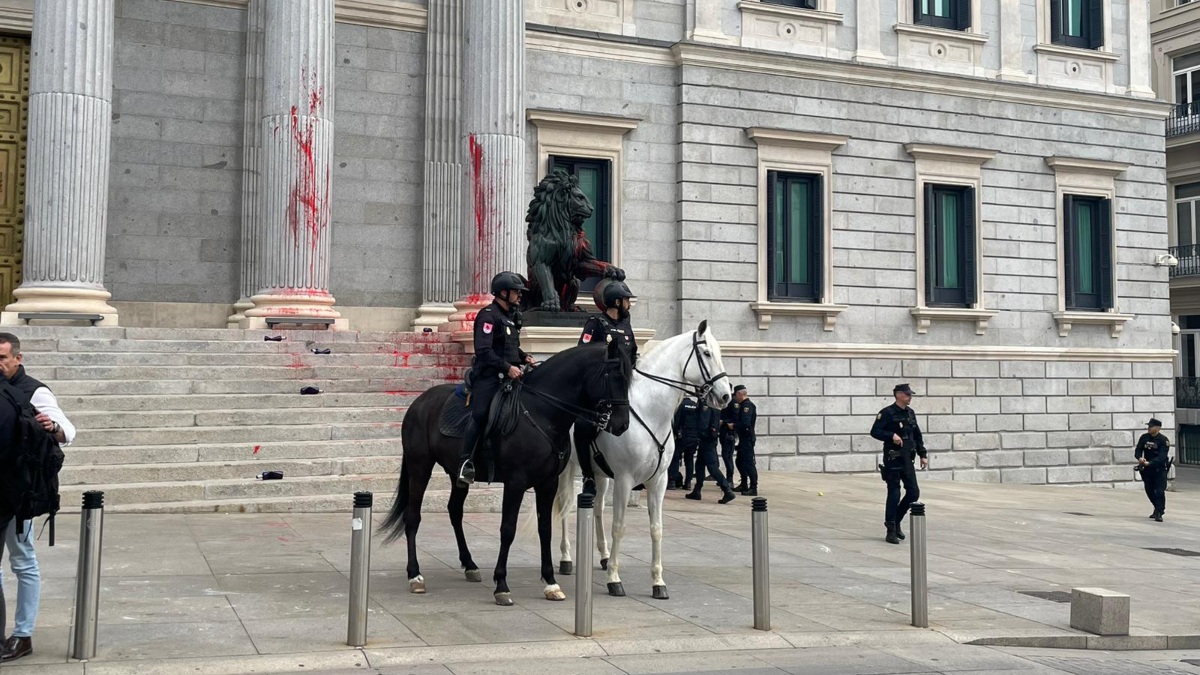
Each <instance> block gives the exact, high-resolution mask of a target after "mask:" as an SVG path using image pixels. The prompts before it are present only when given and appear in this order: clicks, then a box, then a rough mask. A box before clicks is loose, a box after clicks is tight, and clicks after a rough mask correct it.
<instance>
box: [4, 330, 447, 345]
mask: <svg viewBox="0 0 1200 675" xmlns="http://www.w3.org/2000/svg"><path fill="white" fill-rule="evenodd" d="M277 335H282V336H284V337H285V338H287V339H286V342H309V341H311V342H392V343H435V344H436V343H442V344H448V343H450V342H452V339H451V336H449V335H447V334H445V333H437V332H431V333H424V332H407V331H361V332H360V331H327V330H240V329H236V328H134V327H128V328H120V327H116V328H112V327H90V326H21V327H20V337H21V342H22V345H23V344H24V343H25V342H26V341H34V340H43V341H48V340H135V341H144V340H162V341H181V340H182V341H202V342H263V341H264V340H263V338H264V337H266V336H277Z"/></svg>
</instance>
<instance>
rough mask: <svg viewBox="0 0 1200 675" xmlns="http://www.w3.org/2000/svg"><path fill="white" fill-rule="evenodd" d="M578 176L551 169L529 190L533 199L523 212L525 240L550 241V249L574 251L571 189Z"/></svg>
mask: <svg viewBox="0 0 1200 675" xmlns="http://www.w3.org/2000/svg"><path fill="white" fill-rule="evenodd" d="M578 185H579V179H578V178H576V177H575V176H572V175H569V174H568V173H567V172H566V171H563V170H562V169H554V170H553V171H551V172H550V173H549V174H548V175H547V176H546V177H545V178H543V179H542V181H541V182H540V183H538V184H537V187H535V188H534V189H533V200H532V201H530V202H529V210H528V212H527V213H526V215H525V222H526V223H528V226H527V227H526V228H525V239H526V240H528V241H531V242H532V241H546V240H549V241H552V242H554V246H553V247H552V250H555V251H565V252H566V253H567V254H574V252H575V226H574V225H573V224H572V223H571V212H570V204H569V201H570V197H571V190H572V189H574V188H575V187H577V186H578Z"/></svg>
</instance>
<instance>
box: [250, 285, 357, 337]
mask: <svg viewBox="0 0 1200 675" xmlns="http://www.w3.org/2000/svg"><path fill="white" fill-rule="evenodd" d="M250 302H252V303H254V306H253V307H251V308H249V309H247V310H246V311H245V315H246V318H245V319H242V320H240V321H239V322H238V327H239V328H244V329H261V328H266V327H267V321H266V320H267V319H268V318H272V317H288V318H296V319H326V320H328V321H330V322H331V323H330V324H329V328H330V330H349V327H350V324H349V321H347V320H346V319H343V318H342V315H341V314H339V313H338V312H337V310H335V309H334V308H333V303H334V299H333V296H332V295H330V294H329V292H328V291H317V290H310V289H295V290H293V291H292V292H286V291H285V292H283V293H274V294H261V295H255V296H253V297H251V298H250Z"/></svg>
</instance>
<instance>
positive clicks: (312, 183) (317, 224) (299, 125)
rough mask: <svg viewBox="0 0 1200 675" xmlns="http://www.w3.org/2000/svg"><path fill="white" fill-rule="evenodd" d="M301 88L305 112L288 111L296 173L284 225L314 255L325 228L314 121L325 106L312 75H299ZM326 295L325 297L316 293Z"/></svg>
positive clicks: (325, 185) (324, 184) (325, 197)
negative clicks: (305, 238)
mask: <svg viewBox="0 0 1200 675" xmlns="http://www.w3.org/2000/svg"><path fill="white" fill-rule="evenodd" d="M300 77H301V86H303V87H305V88H306V89H307V93H306V94H305V95H304V101H305V103H306V106H305V107H306V108H307V109H306V110H302V109H301V107H300V106H292V108H291V114H290V117H291V139H290V140H291V142H292V143H294V144H295V146H296V151H297V152H296V164H297V166H296V169H295V171H296V172H295V175H294V178H293V181H292V187H291V193H290V194H289V196H288V208H287V224H288V229H289V231H290V232H291V235H292V243H293V246H295V247H296V248H299V247H300V239H301V235H302V233H303V232H307V234H308V244H309V246H310V247H311V248H312V249H313V250H314V251H315V250H316V249H317V246H318V245H319V244H320V242H321V237H322V236H324V234H325V232H326V230H327V229H328V227H329V215H330V214H329V207H330V203H329V185H330V181H329V167H327V166H326V167H324V176H323V178H324V181H321V180H318V177H320V176H321V174H320V173H319V171H320V168H319V167H318V166H317V161H318V157H317V156H316V152H317V148H316V147H315V146H316V143H315V136H316V126H317V123H318V122H319V119H317V117H318V115H319V114H320V113H321V111H322V108H323V106H324V105H325V100H324V99H325V89H324V88H323V87H320V86H317V82H316V74H315V73H314V74H313V75H312V76H311V77H309V74H308V69H307V68H305V69H304V70H302V71H301V76H300ZM315 264H316V256H315V255H314V256H311V257H310V258H309V273H310V277H311V276H312V272H313V271H314V270H313V266H314V265H315ZM320 294H321V295H327V293H324V292H322V293H320Z"/></svg>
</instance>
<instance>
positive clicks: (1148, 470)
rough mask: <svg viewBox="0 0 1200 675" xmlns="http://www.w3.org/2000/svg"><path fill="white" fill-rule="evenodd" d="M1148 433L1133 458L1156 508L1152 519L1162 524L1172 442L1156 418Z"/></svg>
mask: <svg viewBox="0 0 1200 675" xmlns="http://www.w3.org/2000/svg"><path fill="white" fill-rule="evenodd" d="M1146 426H1147V429H1146V433H1144V434H1142V437H1141V438H1139V439H1138V442H1137V447H1136V448H1134V450H1133V456H1134V458H1135V459H1137V461H1138V464H1137V470H1138V471H1140V472H1141V473H1142V487H1144V488H1146V496H1147V497H1149V498H1150V503H1151V504H1152V505H1153V506H1154V513H1151V514H1150V517H1151V518H1152V519H1154V520H1156V521H1158V522H1160V523H1161V522H1162V517H1163V514H1164V513H1166V511H1167V472H1168V471H1169V470H1170V468H1171V457H1170V455H1171V441H1169V440H1167V437H1166V436H1164V435H1163V434H1162V433H1161V432H1162V422H1159V421H1158V420H1156V419H1154V418H1150V421H1149V422H1148V423H1147V424H1146Z"/></svg>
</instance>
